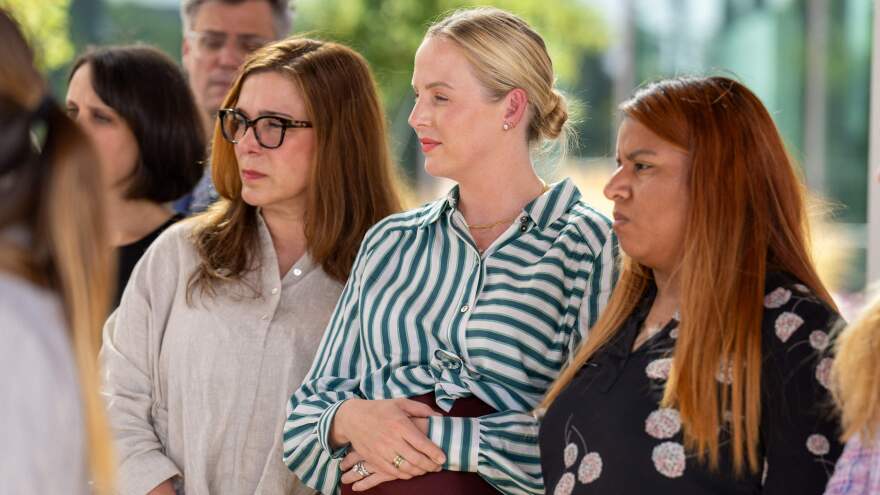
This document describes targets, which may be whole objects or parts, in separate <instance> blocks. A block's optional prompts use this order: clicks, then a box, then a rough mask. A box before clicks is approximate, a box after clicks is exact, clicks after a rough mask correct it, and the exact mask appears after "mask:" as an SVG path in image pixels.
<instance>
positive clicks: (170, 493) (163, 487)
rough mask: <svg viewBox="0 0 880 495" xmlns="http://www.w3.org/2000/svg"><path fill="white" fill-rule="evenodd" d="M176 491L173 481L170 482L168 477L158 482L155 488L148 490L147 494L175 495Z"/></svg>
mask: <svg viewBox="0 0 880 495" xmlns="http://www.w3.org/2000/svg"><path fill="white" fill-rule="evenodd" d="M176 493H177V492H175V491H174V483H172V482H171V480H170V479H167V480H165V481H163V482H162V483H159V485H158V486H157V487H156V488H153V489H152V490H150V492H149V493H147V495H176Z"/></svg>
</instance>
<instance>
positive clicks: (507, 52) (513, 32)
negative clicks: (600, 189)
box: [425, 7, 569, 148]
mask: <svg viewBox="0 0 880 495" xmlns="http://www.w3.org/2000/svg"><path fill="white" fill-rule="evenodd" d="M435 36H442V37H444V38H446V39H448V40H450V41H452V42H453V43H455V44H456V45H457V46H458V47H459V48H460V49H461V50H462V51H463V53H464V56H465V58H467V60H468V62H470V64H471V65H472V66H473V68H474V75H475V76H476V77H477V79H478V80H479V81H480V83H481V84H482V85H483V87H484V88H485V89H486V91H487V92H488V95H489V98H490V99H491V100H492V101H498V100H500V99H502V98H504V96H506V95H507V94H508V93H509V92H510V91H512V90H514V89H517V88H521V89H522V90H524V91H525V92H526V94H527V95H528V100H529V110H530V114H531V115H530V117H531V120H530V121H529V130H528V139H529V142H530V143H532V144H540V143H541V141H543V140H555V139H561V141H562V146H563V148H564V147H565V142H566V140H567V133H568V132H569V125H568V104H567V102H566V100H565V96H563V95H562V93H560V92H559V90H557V89H556V88H554V85H555V83H556V76H555V75H554V73H553V62H552V61H551V60H550V55H549V54H548V53H547V46H546V45H545V44H544V39H543V38H541V35H539V34H538V33H537V32H535V30H534V29H532V28H531V26H529V25H528V23H526V21H524V20H522V19H521V18H519V17H517V16H516V15H514V14H511V13H510V12H506V11H504V10H500V9H496V8H492V7H478V8H472V9H463V10H457V11H455V12H453V13H452V14H450V15H448V16H447V17H445V18H443V19H442V20H440V21H438V22H436V23H434V24H433V25H431V27H430V28H428V32H427V34H425V39H429V38H431V37H435Z"/></svg>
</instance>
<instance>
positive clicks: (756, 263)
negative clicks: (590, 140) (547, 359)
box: [539, 77, 841, 495]
mask: <svg viewBox="0 0 880 495" xmlns="http://www.w3.org/2000/svg"><path fill="white" fill-rule="evenodd" d="M621 109H622V111H623V116H624V118H623V122H622V124H621V126H620V131H619V134H618V137H617V163H618V167H617V170H616V171H615V172H614V175H613V176H612V177H611V179H610V180H609V182H608V184H607V185H606V186H605V195H606V196H607V197H608V199H610V200H612V201H613V202H614V231H615V232H616V233H617V236H618V239H620V247H621V250H622V251H623V253H624V254H623V256H622V265H621V274H620V279H619V281H618V284H617V287H616V288H615V289H614V293H613V294H612V296H611V300H610V301H609V303H608V307H607V308H606V309H605V311H604V312H603V313H602V315H601V316H600V318H599V321H598V322H597V323H596V325H595V326H593V328H592V329H591V330H590V338H589V339H587V340H586V342H585V344H584V345H583V346H582V347H581V349H580V350H579V351H578V352H577V354H576V356H575V357H574V359H573V361H572V363H571V364H570V365H569V367H568V368H567V369H566V371H564V372H563V373H562V375H561V376H560V378H559V380H558V381H557V382H556V384H554V386H553V388H551V390H550V392H549V393H548V395H547V398H546V399H545V400H544V402H543V404H542V408H549V409H547V410H546V415H545V416H544V418H543V421H542V424H541V464H542V466H543V473H544V481H545V482H546V483H547V489H548V493H553V494H554V495H569V494H572V493H575V494H588V493H615V494H621V495H630V494H641V493H645V492H650V493H657V494H673V493H674V494H676V495H679V494H683V495H703V494H705V495H708V494H752V493H767V494H788V493H798V494H819V493H822V490H823V488H824V486H825V483H826V482H827V480H828V476H829V475H830V473H831V471H832V469H833V467H834V462H835V460H836V459H837V457H838V456H839V455H840V451H841V445H840V443H839V442H838V441H837V435H838V422H837V420H836V416H835V415H834V414H833V411H832V410H831V408H830V407H829V406H830V402H831V397H830V395H829V392H828V390H827V388H826V387H828V385H829V382H828V373H829V370H830V366H831V359H830V358H829V357H827V356H826V355H824V353H823V351H824V350H825V348H826V346H827V345H828V342H829V333H830V332H831V330H832V329H833V328H835V326H836V324H837V323H838V322H839V317H838V315H837V311H836V309H835V305H834V302H833V301H832V300H831V296H830V295H829V293H828V290H827V289H826V288H825V286H824V285H823V284H822V281H821V280H819V276H818V275H817V274H816V269H815V268H814V266H813V263H812V261H811V259H810V254H809V244H808V239H809V236H808V232H807V230H808V229H807V227H808V222H807V217H806V208H805V189H804V186H803V184H802V183H801V181H800V179H799V178H798V176H797V174H796V172H795V168H794V166H793V164H792V161H791V160H790V159H789V157H788V155H787V154H786V152H785V147H784V145H783V142H782V138H781V137H780V136H779V132H778V131H777V129H776V126H775V124H774V123H773V120H772V118H771V117H770V114H769V113H768V112H767V110H766V108H764V105H763V104H762V103H761V102H760V100H759V99H758V98H757V97H756V96H755V95H754V94H753V93H752V92H751V91H749V90H748V88H746V87H745V86H743V85H742V84H740V83H738V82H736V81H733V80H730V79H727V78H723V77H706V78H681V79H672V80H665V81H660V82H657V83H654V84H650V85H648V86H647V87H645V88H643V89H641V90H639V91H638V92H637V93H636V94H635V96H634V97H633V98H632V99H630V100H628V101H626V102H624V103H623V104H622V105H621ZM539 411H540V410H539Z"/></svg>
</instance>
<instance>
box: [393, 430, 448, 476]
mask: <svg viewBox="0 0 880 495" xmlns="http://www.w3.org/2000/svg"><path fill="white" fill-rule="evenodd" d="M412 426H413V427H412V429H411V430H407V431H406V432H405V433H404V436H403V438H404V440H406V441H407V443H409V444H410V445H411V446H412V448H413V449H415V450H417V451H418V452H419V453H420V454H421V455H422V456H423V457H427V458H428V459H429V460H430V461H431V463H432V464H436V465H438V466H442V465H443V463H444V462H446V454H445V453H444V452H443V449H441V448H440V447H438V446H437V444H435V443H434V442H432V441H431V439H430V438H428V437H427V436H425V434H424V433H422V432H421V430H419V428H418V427H417V426H416V425H412ZM407 459H409V458H407ZM413 462H415V459H413ZM419 465H421V464H419Z"/></svg>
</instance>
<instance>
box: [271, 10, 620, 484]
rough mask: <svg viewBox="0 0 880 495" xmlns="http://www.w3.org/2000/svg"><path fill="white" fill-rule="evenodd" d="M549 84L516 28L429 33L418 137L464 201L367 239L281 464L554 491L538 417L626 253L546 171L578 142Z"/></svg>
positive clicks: (479, 25)
mask: <svg viewBox="0 0 880 495" xmlns="http://www.w3.org/2000/svg"><path fill="white" fill-rule="evenodd" d="M555 79H556V78H555V75H554V71H553V64H552V61H551V59H550V56H549V54H548V53H547V49H546V46H545V45H544V41H543V39H542V38H541V36H540V35H539V34H538V33H537V32H535V31H534V30H533V29H532V28H531V27H530V26H529V25H528V24H527V23H526V22H525V21H524V20H523V19H521V18H519V17H517V16H515V15H513V14H511V13H509V12H505V11H503V10H499V9H493V8H476V9H465V10H461V11H458V12H455V13H452V14H450V15H449V16H447V17H446V18H444V19H442V20H440V21H438V22H437V23H436V24H434V25H433V26H431V27H430V28H429V29H428V32H427V34H426V35H425V38H424V40H423V41H422V44H421V46H420V47H419V49H418V51H417V52H416V55H415V65H414V68H413V76H412V84H413V90H414V92H415V106H414V108H413V110H412V113H411V114H410V117H409V124H410V126H411V127H412V128H413V130H414V131H415V132H416V134H417V135H418V137H419V141H420V142H421V145H422V151H423V152H424V154H425V169H426V170H427V171H428V173H430V174H432V175H434V176H438V177H446V178H449V179H452V180H454V181H455V182H456V183H457V185H456V186H455V187H454V188H453V189H452V190H451V191H450V193H449V194H448V195H447V196H446V197H442V198H440V199H437V200H435V201H433V202H431V203H428V204H427V205H425V206H423V207H421V208H418V209H415V210H412V211H408V212H405V213H401V214H399V215H393V216H391V217H389V218H387V219H385V220H383V221H382V222H381V223H380V224H379V225H378V226H376V227H375V228H374V229H373V230H371V231H370V233H369V234H368V235H367V236H366V238H365V240H364V244H363V246H362V247H361V250H360V254H359V255H358V261H357V262H356V263H355V268H354V269H353V271H352V277H351V279H350V280H349V282H348V285H347V286H346V289H345V292H344V293H343V296H342V299H341V300H340V303H339V306H338V307H337V308H336V311H335V314H334V317H333V319H332V323H331V325H330V327H329V328H328V330H327V334H326V335H325V337H324V341H323V343H322V346H321V348H320V351H319V354H318V356H317V357H316V360H315V364H314V366H313V368H312V370H311V371H310V373H309V377H308V379H306V381H305V382H304V384H303V386H302V388H300V389H299V390H298V391H297V392H296V394H295V395H294V396H293V397H292V398H291V401H290V406H289V411H288V412H289V416H288V421H287V425H286V427H285V444H284V450H285V452H284V455H285V461H286V462H287V465H288V466H289V467H290V468H291V469H292V470H293V471H294V472H295V473H296V474H297V476H299V477H300V478H301V479H302V480H303V481H304V482H305V483H306V484H308V485H309V486H312V487H314V488H316V489H318V490H320V491H321V492H323V493H325V494H328V495H329V494H333V493H339V492H340V490H341V492H342V493H350V492H351V491H353V490H354V491H362V490H369V493H376V494H389V493H394V494H412V493H418V494H421V495H429V494H434V493H436V494H450V493H457V494H468V495H476V494H482V493H497V492H499V491H500V492H502V493H508V494H543V493H544V485H543V482H542V481H541V470H540V462H539V459H538V445H537V433H538V424H537V422H536V421H535V418H533V417H532V415H531V410H532V409H533V408H534V407H535V406H536V405H537V404H538V402H540V400H541V397H543V395H544V393H545V392H546V390H547V387H549V385H550V384H551V383H552V382H553V380H554V379H555V378H556V375H557V374H558V372H559V370H560V369H561V368H562V366H563V364H564V363H565V362H566V361H567V360H568V358H569V356H570V354H571V352H572V351H573V349H574V348H575V347H576V346H577V344H578V343H579V342H580V341H581V339H582V337H583V336H584V332H585V331H586V329H587V328H589V327H590V325H591V324H592V323H593V321H594V320H595V318H597V317H598V314H599V310H600V309H601V308H602V307H603V306H604V305H605V302H606V300H607V297H608V294H609V293H610V290H611V286H612V284H613V280H614V277H613V272H614V266H613V265H614V262H613V259H614V252H615V248H616V241H615V239H614V236H613V234H612V232H611V225H610V223H611V222H610V221H609V220H608V219H607V218H606V217H604V216H603V215H601V214H600V213H598V212H596V211H595V210H594V209H592V208H591V207H590V206H589V205H587V204H586V203H584V201H583V200H582V198H581V193H580V191H579V190H578V189H577V187H576V186H575V185H574V184H573V183H572V181H571V180H570V179H565V180H562V181H560V182H558V183H555V184H551V185H548V184H545V183H544V182H543V181H542V180H541V179H540V178H539V177H538V175H537V173H536V172H535V168H534V165H533V162H532V158H533V153H534V152H535V151H536V150H538V149H540V148H541V147H542V146H543V145H545V144H548V143H553V142H557V140H558V139H561V138H564V136H565V133H566V131H567V130H568V127H569V125H568V111H567V104H566V100H565V97H564V96H563V95H562V94H561V93H560V92H559V91H558V90H557V89H556V88H555ZM346 454H347V455H346ZM343 457H344V458H343Z"/></svg>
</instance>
